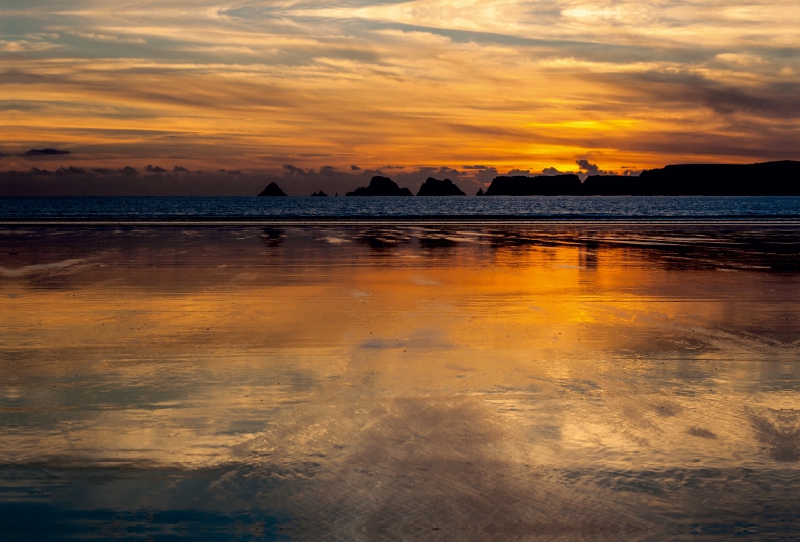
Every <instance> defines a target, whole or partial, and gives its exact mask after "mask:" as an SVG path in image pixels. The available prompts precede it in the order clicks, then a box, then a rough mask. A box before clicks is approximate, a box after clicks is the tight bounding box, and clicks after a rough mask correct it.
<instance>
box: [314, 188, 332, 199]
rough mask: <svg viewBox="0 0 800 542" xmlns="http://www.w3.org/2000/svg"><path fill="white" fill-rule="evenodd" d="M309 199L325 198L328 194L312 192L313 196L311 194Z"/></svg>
mask: <svg viewBox="0 0 800 542" xmlns="http://www.w3.org/2000/svg"><path fill="white" fill-rule="evenodd" d="M311 197H312V198H327V197H328V194H326V193H325V192H323V191H322V190H320V191H319V192H314V193H313V194H311Z"/></svg>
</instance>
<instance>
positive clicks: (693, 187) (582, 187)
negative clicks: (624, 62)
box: [484, 160, 800, 196]
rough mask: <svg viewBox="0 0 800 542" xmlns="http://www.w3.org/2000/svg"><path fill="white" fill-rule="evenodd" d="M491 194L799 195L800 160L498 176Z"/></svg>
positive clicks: (490, 191)
mask: <svg viewBox="0 0 800 542" xmlns="http://www.w3.org/2000/svg"><path fill="white" fill-rule="evenodd" d="M484 195H486V196H566V195H573V196H797V195H800V162H795V161H790V160H785V161H782V162H763V163H760V164H747V165H737V164H684V165H677V166H666V167H663V168H659V169H650V170H645V171H643V172H642V173H641V174H640V175H639V176H638V177H635V176H622V175H591V176H589V177H587V178H586V180H585V181H584V182H583V183H581V182H580V179H578V176H577V175H555V176H550V177H548V176H545V175H538V176H535V177H503V176H500V177H495V179H494V180H493V181H492V184H491V186H489V188H488V189H487V190H486V193H485V194H484Z"/></svg>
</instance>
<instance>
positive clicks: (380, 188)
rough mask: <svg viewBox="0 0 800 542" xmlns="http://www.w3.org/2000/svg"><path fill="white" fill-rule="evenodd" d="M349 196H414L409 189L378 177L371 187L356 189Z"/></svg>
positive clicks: (373, 180)
mask: <svg viewBox="0 0 800 542" xmlns="http://www.w3.org/2000/svg"><path fill="white" fill-rule="evenodd" d="M346 195H347V196H413V195H414V194H412V193H411V190H409V189H408V188H400V187H399V186H397V183H396V182H394V181H393V180H391V179H390V178H388V177H381V176H379V175H376V176H375V177H373V178H372V180H371V181H370V182H369V186H362V187H360V188H356V189H355V190H354V191H352V192H348V193H347V194H346Z"/></svg>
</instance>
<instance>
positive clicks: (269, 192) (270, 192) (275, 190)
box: [259, 183, 286, 197]
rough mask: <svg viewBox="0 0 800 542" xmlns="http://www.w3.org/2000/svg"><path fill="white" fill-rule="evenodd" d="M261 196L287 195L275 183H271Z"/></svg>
mask: <svg viewBox="0 0 800 542" xmlns="http://www.w3.org/2000/svg"><path fill="white" fill-rule="evenodd" d="M259 196H270V197H272V196H286V193H285V192H284V191H283V190H281V187H280V186H278V185H277V184H275V183H269V184H268V185H267V187H266V188H265V189H264V190H262V191H261V193H260V194H259Z"/></svg>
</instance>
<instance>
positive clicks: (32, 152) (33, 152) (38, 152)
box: [21, 148, 70, 156]
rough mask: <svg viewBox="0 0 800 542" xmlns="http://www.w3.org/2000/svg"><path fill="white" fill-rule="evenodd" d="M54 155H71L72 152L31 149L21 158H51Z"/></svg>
mask: <svg viewBox="0 0 800 542" xmlns="http://www.w3.org/2000/svg"><path fill="white" fill-rule="evenodd" d="M53 154H70V151H63V150H59V149H52V148H47V149H30V150H27V151H25V152H24V153H23V154H22V155H21V156H49V155H53Z"/></svg>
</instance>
